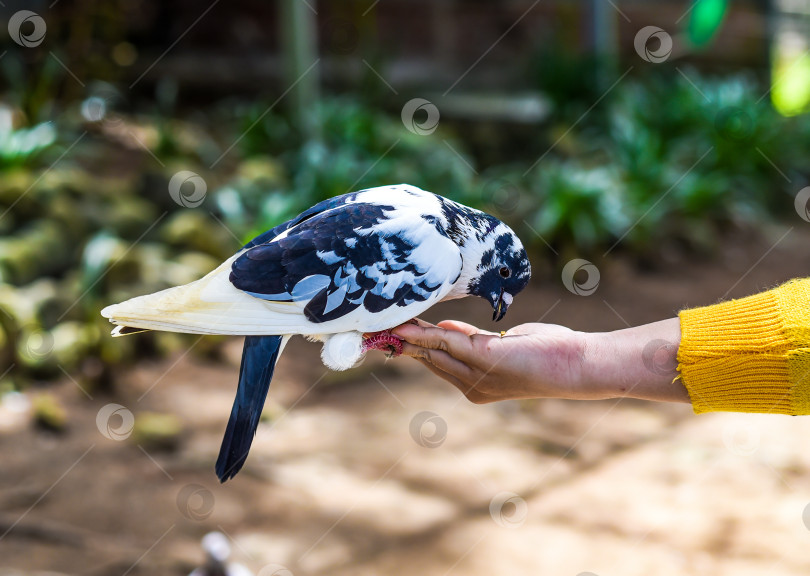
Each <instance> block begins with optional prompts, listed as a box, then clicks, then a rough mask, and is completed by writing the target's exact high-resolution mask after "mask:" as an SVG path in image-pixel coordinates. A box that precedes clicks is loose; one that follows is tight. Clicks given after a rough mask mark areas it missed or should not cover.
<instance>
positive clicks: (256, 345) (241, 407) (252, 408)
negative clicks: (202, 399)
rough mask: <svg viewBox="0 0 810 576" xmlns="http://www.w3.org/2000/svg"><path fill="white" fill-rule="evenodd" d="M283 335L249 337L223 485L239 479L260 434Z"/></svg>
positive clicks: (226, 444) (224, 453)
mask: <svg viewBox="0 0 810 576" xmlns="http://www.w3.org/2000/svg"><path fill="white" fill-rule="evenodd" d="M282 340H283V338H282V337H281V336H246V337H245V345H244V347H243V349H242V366H241V367H240V368H239V387H238V388H237V390H236V398H235V399H234V401H233V408H231V417H230V419H229V420H228V427H227V428H226V429H225V437H224V438H223V439H222V446H221V447H220V449H219V457H218V458H217V465H216V471H217V477H219V481H220V482H225V481H226V480H228V479H230V478H233V477H234V476H236V474H237V472H239V470H241V469H242V466H243V465H244V464H245V460H247V455H248V452H249V451H250V445H251V443H252V442H253V437H254V436H255V435H256V427H257V426H258V425H259V417H260V416H261V415H262V408H263V407H264V401H265V399H266V398H267V390H268V389H269V388H270V380H272V379H273V370H274V369H275V367H276V361H277V360H278V357H279V354H280V352H281V349H282V347H283V342H282Z"/></svg>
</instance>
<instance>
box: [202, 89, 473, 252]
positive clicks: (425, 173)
mask: <svg viewBox="0 0 810 576" xmlns="http://www.w3.org/2000/svg"><path fill="white" fill-rule="evenodd" d="M265 110H266V108H262V106H261V105H252V106H250V107H248V108H246V109H244V113H245V115H244V116H242V117H241V118H240V121H239V122H238V123H237V125H238V126H239V127H240V128H243V130H242V131H241V134H242V135H243V136H242V139H241V140H240V143H239V150H240V152H241V154H242V156H243V157H244V158H245V160H244V161H243V162H242V163H241V164H240V165H239V167H238V168H237V170H236V174H235V177H234V178H233V179H232V180H231V182H230V183H229V184H228V185H227V186H225V187H223V188H221V189H220V190H218V191H217V192H216V193H215V195H214V200H215V202H216V204H217V208H218V210H219V211H220V212H221V214H222V216H223V218H224V219H225V221H226V223H227V224H228V225H229V227H232V228H233V229H234V230H240V231H243V233H244V234H245V236H244V239H245V240H248V239H250V238H252V237H253V236H255V235H256V234H259V233H261V232H263V231H265V230H267V229H268V228H271V227H272V226H275V225H276V224H278V223H280V222H283V221H284V220H287V219H289V218H291V217H293V216H295V215H296V214H298V213H299V212H301V211H302V210H304V209H306V208H308V207H309V206H311V205H313V204H315V203H316V202H319V201H321V200H323V199H325V198H330V197H332V196H337V195H340V194H344V193H346V192H351V191H354V190H359V189H362V188H367V187H370V186H376V185H382V184H392V183H400V182H408V183H410V184H413V185H415V186H420V187H424V188H426V189H429V190H436V191H442V192H441V193H444V194H446V195H449V196H455V197H464V196H467V195H469V192H470V191H471V190H472V189H473V188H474V186H475V182H474V173H473V172H472V170H470V168H469V167H468V166H467V165H466V164H465V163H464V161H463V160H461V159H460V158H459V157H458V156H457V155H456V154H455V153H454V152H453V151H452V150H451V149H450V148H448V147H447V146H446V145H445V144H444V143H443V142H442V140H441V139H439V138H425V137H423V136H419V135H416V134H413V133H411V132H409V131H407V130H406V129H405V128H404V126H403V125H402V123H401V122H400V120H399V118H392V117H391V116H389V115H387V114H384V113H382V112H379V111H376V110H372V109H370V108H368V107H365V106H362V105H361V104H359V103H357V102H352V101H348V100H340V99H336V100H330V101H328V102H325V103H324V104H323V105H322V106H321V108H320V109H318V110H314V111H313V114H317V115H318V116H319V117H320V121H321V125H322V134H323V136H322V138H321V139H319V140H310V141H307V140H305V139H303V138H302V137H301V135H300V134H298V133H297V132H296V131H295V130H294V129H293V128H292V127H291V126H290V124H289V123H288V122H287V120H286V119H285V118H284V117H282V116H279V115H277V114H273V113H267V114H264V111H265ZM263 114H264V115H263ZM251 126H252V128H251ZM237 137H238V134H236V135H234V138H237ZM453 146H454V147H456V146H458V147H460V148H463V146H460V145H459V144H458V143H454V144H453Z"/></svg>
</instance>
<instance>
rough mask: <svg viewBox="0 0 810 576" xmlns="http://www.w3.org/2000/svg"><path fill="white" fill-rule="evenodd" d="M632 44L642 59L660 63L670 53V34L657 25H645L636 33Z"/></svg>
mask: <svg viewBox="0 0 810 576" xmlns="http://www.w3.org/2000/svg"><path fill="white" fill-rule="evenodd" d="M633 46H634V47H635V49H636V54H638V55H639V56H641V58H642V59H643V60H646V61H647V62H652V63H653V64H660V63H661V62H664V61H666V60H667V59H668V58H669V56H670V54H672V36H670V35H669V34H667V32H666V31H665V30H664V29H663V28H659V27H658V26H645V27H644V28H642V29H641V30H639V31H638V32H637V33H636V37H635V38H634V39H633Z"/></svg>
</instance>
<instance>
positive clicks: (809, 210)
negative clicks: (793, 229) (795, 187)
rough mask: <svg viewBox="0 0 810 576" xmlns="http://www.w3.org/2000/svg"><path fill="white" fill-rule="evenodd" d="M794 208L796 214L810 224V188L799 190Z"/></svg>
mask: <svg viewBox="0 0 810 576" xmlns="http://www.w3.org/2000/svg"><path fill="white" fill-rule="evenodd" d="M793 206H794V207H795V208H796V214H798V215H799V218H801V219H802V220H804V221H805V222H810V186H805V187H804V188H802V189H801V190H799V193H798V194H796V200H795V201H794V202H793Z"/></svg>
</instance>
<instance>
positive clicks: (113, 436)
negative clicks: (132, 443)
mask: <svg viewBox="0 0 810 576" xmlns="http://www.w3.org/2000/svg"><path fill="white" fill-rule="evenodd" d="M96 428H98V431H99V432H101V435H102V436H104V437H105V438H109V439H110V440H116V441H121V440H126V439H127V438H129V437H130V435H131V434H132V430H133V429H134V428H135V416H134V415H133V414H132V412H131V411H130V410H129V409H128V408H126V407H125V406H121V405H120V404H107V405H106V406H102V408H101V410H99V411H98V414H96Z"/></svg>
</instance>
